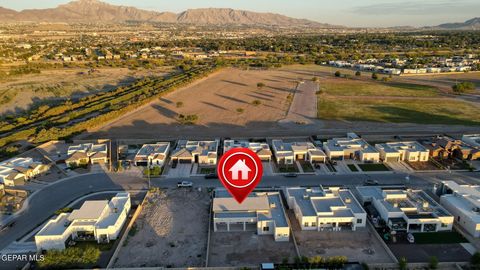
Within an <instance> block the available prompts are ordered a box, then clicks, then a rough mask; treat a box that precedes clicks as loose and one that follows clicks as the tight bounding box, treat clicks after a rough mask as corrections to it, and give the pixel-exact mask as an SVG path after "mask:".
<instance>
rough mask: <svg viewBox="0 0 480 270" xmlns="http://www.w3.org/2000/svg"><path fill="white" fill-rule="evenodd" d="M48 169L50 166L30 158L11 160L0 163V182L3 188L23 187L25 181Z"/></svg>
mask: <svg viewBox="0 0 480 270" xmlns="http://www.w3.org/2000/svg"><path fill="white" fill-rule="evenodd" d="M49 169H50V165H46V164H43V163H42V162H38V161H34V160H33V159H32V158H12V159H9V160H7V161H4V162H2V163H0V182H1V183H3V184H5V186H19V185H23V184H25V181H28V180H30V179H32V178H34V177H36V176H37V175H40V174H42V173H45V172H47V171H48V170H49Z"/></svg>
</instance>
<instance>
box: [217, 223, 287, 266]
mask: <svg viewBox="0 0 480 270" xmlns="http://www.w3.org/2000/svg"><path fill="white" fill-rule="evenodd" d="M295 257H296V253H295V247H294V245H293V242H292V240H290V241H289V242H275V241H274V238H273V236H272V235H262V236H259V235H257V234H256V232H251V231H247V232H215V233H212V235H211V238H210V255H209V263H208V267H225V266H238V267H240V266H245V267H248V266H258V265H259V264H260V263H264V262H273V263H281V262H282V260H284V259H289V260H290V261H292V262H293V259H294V258H295Z"/></svg>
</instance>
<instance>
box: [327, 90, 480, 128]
mask: <svg viewBox="0 0 480 270" xmlns="http://www.w3.org/2000/svg"><path fill="white" fill-rule="evenodd" d="M479 109H480V106H478V105H474V104H471V103H467V102H464V101H459V100H455V99H442V100H438V99H432V100H429V99H423V100H415V99H398V98H395V99H393V98H392V99H389V98H378V99H372V98H361V97H358V98H351V97H349V98H345V97H338V96H335V97H332V96H320V97H319V101H318V117H319V118H321V119H329V120H346V121H374V122H390V123H418V124H449V125H470V126H472V125H480V114H479V113H478V112H479Z"/></svg>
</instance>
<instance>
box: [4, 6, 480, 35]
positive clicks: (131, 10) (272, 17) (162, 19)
mask: <svg viewBox="0 0 480 270" xmlns="http://www.w3.org/2000/svg"><path fill="white" fill-rule="evenodd" d="M126 21H141V22H159V23H184V24H198V25H247V26H249V25H250V26H279V27H305V28H308V27H316V28H344V27H343V26H338V25H331V24H327V23H320V22H316V21H312V20H306V19H296V18H291V17H287V16H284V15H280V14H274V13H260V12H252V11H245V10H235V9H229V8H201V9H188V10H186V11H183V12H181V13H178V14H176V13H173V12H157V11H149V10H142V9H138V8H135V7H126V6H117V5H111V4H108V3H104V2H101V1H99V0H76V1H72V2H69V3H67V4H63V5H59V6H58V7H56V8H47V9H25V10H22V11H15V10H12V9H7V8H3V7H0V22H64V23H85V22H87V23H91V22H97V23H119V22H126ZM392 29H395V27H392ZM403 29H410V30H415V29H420V30H421V29H447V30H480V17H479V18H473V19H471V20H468V21H466V22H463V23H445V24H440V25H438V26H433V27H422V28H413V27H403Z"/></svg>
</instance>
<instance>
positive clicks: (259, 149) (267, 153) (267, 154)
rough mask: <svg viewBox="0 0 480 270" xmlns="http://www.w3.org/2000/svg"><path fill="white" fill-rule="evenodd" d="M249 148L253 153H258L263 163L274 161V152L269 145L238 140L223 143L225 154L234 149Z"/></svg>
mask: <svg viewBox="0 0 480 270" xmlns="http://www.w3.org/2000/svg"><path fill="white" fill-rule="evenodd" d="M239 147H242V148H248V149H250V150H252V151H253V152H255V153H257V156H258V157H259V158H260V160H262V161H271V160H272V151H271V150H270V147H269V146H268V144H267V143H259V142H248V141H237V140H225V141H224V142H223V153H226V152H227V151H229V150H231V149H234V148H239Z"/></svg>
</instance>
